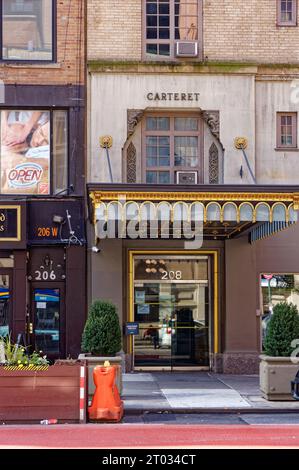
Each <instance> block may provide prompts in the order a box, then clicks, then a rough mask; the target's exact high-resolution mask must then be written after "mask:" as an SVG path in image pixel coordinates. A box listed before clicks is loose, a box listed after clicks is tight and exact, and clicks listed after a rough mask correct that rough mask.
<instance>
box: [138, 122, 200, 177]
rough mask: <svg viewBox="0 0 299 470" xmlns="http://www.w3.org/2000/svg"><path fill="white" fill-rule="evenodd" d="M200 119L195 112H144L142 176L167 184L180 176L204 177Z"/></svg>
mask: <svg viewBox="0 0 299 470" xmlns="http://www.w3.org/2000/svg"><path fill="white" fill-rule="evenodd" d="M201 149H202V122H201V120H200V119H199V118H198V116H196V115H195V114H194V115H188V116H186V115H178V116H166V115H165V116H163V115H160V116H147V118H146V119H145V122H144V126H143V156H144V157H143V175H144V176H143V179H144V181H145V182H146V183H149V184H169V183H176V182H178V181H179V178H180V176H184V175H185V177H187V178H192V181H193V182H194V183H197V182H201V181H202V180H203V165H202V158H201V154H202V150H201Z"/></svg>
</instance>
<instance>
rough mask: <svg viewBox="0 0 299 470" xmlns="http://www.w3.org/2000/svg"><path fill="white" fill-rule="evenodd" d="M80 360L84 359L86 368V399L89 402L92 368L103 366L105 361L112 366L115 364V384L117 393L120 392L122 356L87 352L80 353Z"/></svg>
mask: <svg viewBox="0 0 299 470" xmlns="http://www.w3.org/2000/svg"><path fill="white" fill-rule="evenodd" d="M78 359H79V360H80V361H86V364H87V370H88V401H89V402H90V401H91V399H92V397H93V394H94V390H95V386H94V382H93V369H94V368H95V367H96V366H103V365H104V363H105V362H106V361H109V362H110V364H111V365H112V366H117V372H116V385H117V388H118V391H119V394H120V395H121V394H122V357H121V356H109V357H108V356H89V355H88V354H80V355H79V358H78Z"/></svg>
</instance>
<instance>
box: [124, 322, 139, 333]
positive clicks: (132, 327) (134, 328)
mask: <svg viewBox="0 0 299 470" xmlns="http://www.w3.org/2000/svg"><path fill="white" fill-rule="evenodd" d="M126 335H127V336H136V335H139V323H136V322H131V323H127V324H126Z"/></svg>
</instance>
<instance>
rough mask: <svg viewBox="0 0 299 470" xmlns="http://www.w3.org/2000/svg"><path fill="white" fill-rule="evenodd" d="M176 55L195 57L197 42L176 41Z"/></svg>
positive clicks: (196, 54)
mask: <svg viewBox="0 0 299 470" xmlns="http://www.w3.org/2000/svg"><path fill="white" fill-rule="evenodd" d="M176 56H177V57H197V56H198V42H196V41H192V42H191V41H178V42H177V43H176Z"/></svg>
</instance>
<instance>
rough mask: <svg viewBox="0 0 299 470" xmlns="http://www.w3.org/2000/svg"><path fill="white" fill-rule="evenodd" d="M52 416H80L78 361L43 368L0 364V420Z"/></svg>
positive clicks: (26, 420)
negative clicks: (30, 368)
mask: <svg viewBox="0 0 299 470" xmlns="http://www.w3.org/2000/svg"><path fill="white" fill-rule="evenodd" d="M52 418H55V419H57V420H58V422H64V423H65V422H68V423H76V422H79V420H80V364H79V363H78V364H75V365H71V366H70V365H54V366H50V367H49V369H48V370H45V371H29V370H24V371H22V370H16V371H14V370H5V369H4V367H0V422H1V423H3V422H4V423H5V422H11V423H12V422H13V423H35V422H40V421H41V420H43V419H52Z"/></svg>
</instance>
